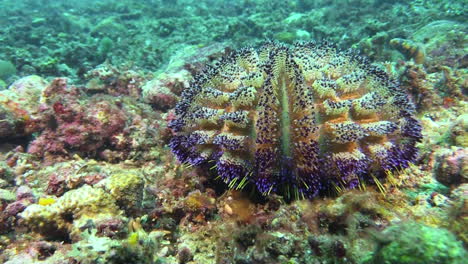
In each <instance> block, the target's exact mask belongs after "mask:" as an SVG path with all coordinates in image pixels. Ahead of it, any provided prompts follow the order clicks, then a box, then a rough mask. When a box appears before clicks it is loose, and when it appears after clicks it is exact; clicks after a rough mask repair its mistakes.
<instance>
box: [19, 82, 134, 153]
mask: <svg viewBox="0 0 468 264" xmlns="http://www.w3.org/2000/svg"><path fill="white" fill-rule="evenodd" d="M50 90H52V92H49V91H50ZM45 93H46V94H47V93H48V94H51V97H52V94H58V95H61V96H55V97H54V98H51V99H50V102H49V105H48V107H49V108H51V109H48V110H52V115H51V116H50V117H49V118H50V119H49V120H48V126H47V127H46V128H45V130H44V131H42V133H41V135H40V136H39V137H37V138H36V139H35V140H34V141H33V142H32V143H31V145H30V146H29V149H28V152H29V153H33V154H43V153H51V154H66V153H68V151H77V152H80V153H88V152H92V151H96V150H97V149H99V148H100V147H102V146H103V145H104V144H109V143H110V141H111V138H113V137H115V136H117V135H118V134H119V133H121V132H122V129H123V128H124V127H125V121H126V115H125V113H124V112H123V111H122V110H121V109H119V107H118V106H117V105H115V104H112V103H111V102H108V101H105V100H91V101H89V102H88V104H87V105H83V104H80V102H79V101H78V97H76V96H74V94H75V93H77V91H74V90H73V88H71V89H68V88H67V87H66V82H65V81H64V80H63V79H56V80H55V81H54V82H52V84H50V86H49V87H48V88H47V89H46V91H45Z"/></svg>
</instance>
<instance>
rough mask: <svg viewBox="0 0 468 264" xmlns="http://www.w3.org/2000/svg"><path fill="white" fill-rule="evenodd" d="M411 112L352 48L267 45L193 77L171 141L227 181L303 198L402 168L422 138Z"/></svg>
mask: <svg viewBox="0 0 468 264" xmlns="http://www.w3.org/2000/svg"><path fill="white" fill-rule="evenodd" d="M413 112H414V106H413V104H412V103H411V101H410V100H409V98H408V96H407V95H406V93H405V92H404V91H403V90H402V89H401V88H400V87H399V86H398V84H397V83H396V82H394V81H393V80H391V79H390V78H389V77H388V75H387V74H386V73H385V72H384V71H382V70H380V69H378V68H376V67H374V66H372V65H371V64H370V63H369V62H368V61H367V60H366V59H365V58H363V57H361V56H359V55H357V54H355V53H354V52H352V51H339V50H337V49H336V48H335V47H334V46H333V45H331V44H327V43H325V44H315V43H298V44H295V45H293V46H287V45H285V44H281V43H277V42H266V43H264V44H263V45H262V46H261V47H260V48H258V49H254V48H244V49H241V50H239V51H237V52H233V53H232V54H230V55H229V56H227V57H225V58H223V59H222V60H221V61H220V62H218V63H216V64H215V65H213V66H207V68H206V69H205V70H204V71H203V72H202V73H201V74H199V75H198V76H196V77H195V80H194V81H193V83H192V84H191V85H190V87H189V88H187V89H186V90H185V91H184V92H183V94H182V98H181V100H180V102H179V103H178V104H177V107H176V116H177V118H176V119H175V120H174V121H172V123H171V127H172V129H173V130H174V131H175V136H174V137H173V138H172V140H171V142H170V147H171V149H172V151H173V153H175V155H176V156H177V158H178V159H179V160H180V161H181V162H183V163H189V164H191V165H208V167H210V168H211V169H213V170H215V171H216V172H217V173H218V174H219V176H220V177H221V178H222V179H223V180H224V181H225V182H226V183H227V184H228V185H229V187H231V188H234V187H235V188H242V187H243V186H244V185H245V184H247V183H248V182H251V183H254V184H255V185H256V186H257V188H258V190H259V191H260V192H261V193H263V194H264V195H266V194H268V193H270V192H281V193H292V194H294V195H295V196H296V197H299V196H302V197H304V196H307V197H310V196H314V195H316V194H317V193H319V191H321V190H324V189H326V188H327V187H329V186H331V185H335V186H341V187H346V188H353V187H355V186H356V185H357V184H358V182H359V181H360V180H366V179H369V178H371V175H372V177H375V176H380V175H384V173H383V172H385V171H387V170H393V169H397V168H404V167H407V166H408V165H409V163H410V162H412V161H414V160H415V158H416V152H417V151H416V148H415V143H416V142H417V141H418V140H419V139H420V138H421V127H420V125H419V122H418V121H417V120H416V119H415V118H414V116H413Z"/></svg>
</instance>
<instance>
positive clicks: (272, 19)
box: [0, 0, 467, 78]
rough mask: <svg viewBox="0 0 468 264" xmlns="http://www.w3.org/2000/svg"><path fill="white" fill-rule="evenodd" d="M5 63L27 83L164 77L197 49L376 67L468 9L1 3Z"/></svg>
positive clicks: (458, 1)
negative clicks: (357, 61)
mask: <svg viewBox="0 0 468 264" xmlns="http://www.w3.org/2000/svg"><path fill="white" fill-rule="evenodd" d="M0 5H1V8H0V43H1V45H0V59H1V60H6V61H10V62H12V63H13V65H14V66H15V68H16V70H17V72H18V74H19V75H27V74H33V73H35V74H39V75H43V76H44V75H46V76H68V77H70V78H80V77H82V75H83V74H84V73H85V72H86V71H88V70H89V69H92V68H93V67H95V66H96V65H98V64H100V63H103V62H104V61H105V60H108V61H109V62H111V63H113V64H116V65H120V64H131V65H132V66H138V67H141V68H144V69H148V70H152V71H156V70H158V69H162V68H164V65H166V64H167V63H168V62H169V60H170V58H171V56H173V55H174V54H175V53H177V52H178V51H181V50H184V48H187V47H189V46H197V47H201V46H209V45H213V44H215V43H222V44H223V45H226V46H229V47H231V48H236V47H240V46H245V45H254V44H256V43H258V42H260V41H262V40H265V39H277V40H280V41H283V42H293V41H297V40H319V41H320V40H324V39H326V40H330V41H333V42H335V43H337V44H338V45H340V46H341V47H344V48H349V47H353V48H356V49H360V50H363V51H364V52H365V53H366V55H367V56H370V57H371V59H377V60H380V61H385V60H391V59H395V56H396V55H395V54H391V53H390V52H383V50H386V49H387V46H388V42H389V40H391V39H392V38H396V37H398V38H411V35H412V33H413V32H415V31H416V30H417V29H418V28H420V27H422V26H424V25H427V24H429V23H430V22H432V21H438V20H451V21H459V22H464V21H465V20H466V17H467V10H466V5H467V1H462V0H454V1H440V0H427V1H403V0H400V1H398V0H394V1H390V0H388V1H381V0H347V1H342V0H319V1H312V0H309V1H307V0H295V1H277V0H239V1H214V0H205V1H199V0H198V1H191V0H178V1H163V0H160V1H156V0H155V1H143V0H125V1H110V0H103V1H89V0H87V1H31V0H30V1H28V0H19V1H7V0H2V1H0Z"/></svg>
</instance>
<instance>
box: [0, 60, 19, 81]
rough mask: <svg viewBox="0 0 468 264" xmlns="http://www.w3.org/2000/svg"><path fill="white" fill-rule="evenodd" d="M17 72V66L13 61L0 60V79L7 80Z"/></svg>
mask: <svg viewBox="0 0 468 264" xmlns="http://www.w3.org/2000/svg"><path fill="white" fill-rule="evenodd" d="M15 74H16V67H15V65H13V63H11V61H7V60H0V79H2V80H6V79H8V78H10V77H11V76H12V75H15Z"/></svg>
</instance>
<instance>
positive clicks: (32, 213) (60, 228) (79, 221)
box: [21, 185, 126, 240]
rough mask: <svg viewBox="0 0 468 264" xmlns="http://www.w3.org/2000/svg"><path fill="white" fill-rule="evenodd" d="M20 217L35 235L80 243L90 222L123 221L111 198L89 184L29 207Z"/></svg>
mask: <svg viewBox="0 0 468 264" xmlns="http://www.w3.org/2000/svg"><path fill="white" fill-rule="evenodd" d="M39 201H41V200H39ZM21 217H22V218H23V219H24V221H25V223H26V225H28V226H29V227H31V228H32V229H33V230H35V231H36V232H38V233H41V234H43V235H45V236H48V237H52V238H56V239H57V238H58V239H63V240H68V239H72V240H79V236H80V234H81V232H82V231H83V228H85V229H86V227H87V226H89V225H90V223H93V222H102V221H104V220H107V219H118V220H121V221H124V220H126V218H125V217H124V216H123V212H122V211H121V210H120V209H119V208H118V206H117V204H116V201H115V199H114V198H113V197H112V195H110V194H109V193H108V192H106V191H105V190H103V189H100V188H93V187H91V186H89V185H84V186H83V187H81V188H79V189H76V190H71V191H69V192H67V193H65V194H64V195H63V196H62V197H60V198H57V199H56V200H55V202H53V203H52V202H47V203H38V204H33V205H30V206H28V207H27V208H26V210H25V211H24V212H23V213H22V214H21Z"/></svg>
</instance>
